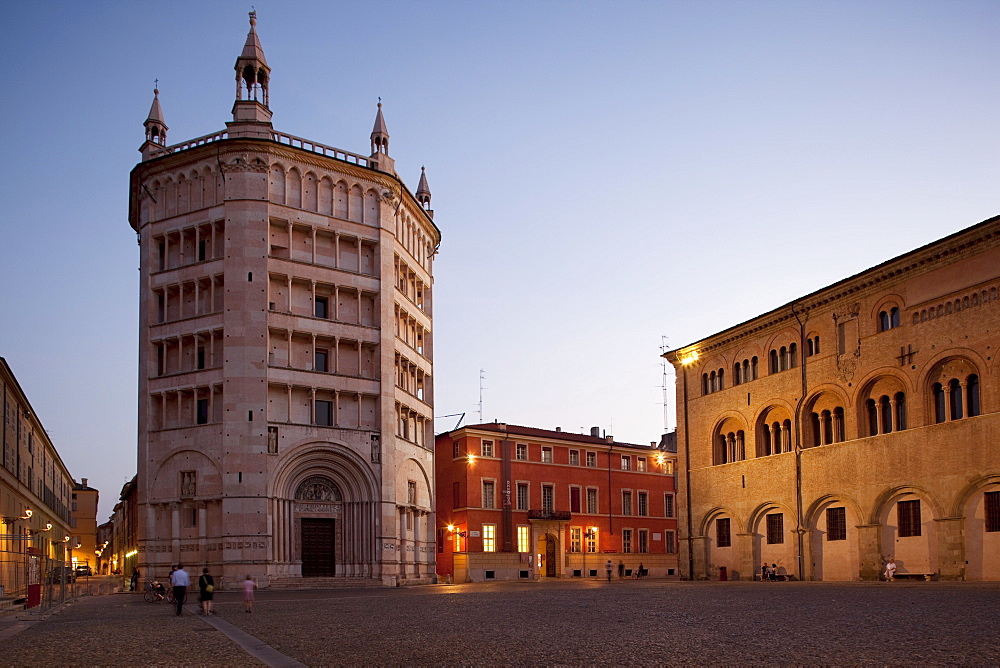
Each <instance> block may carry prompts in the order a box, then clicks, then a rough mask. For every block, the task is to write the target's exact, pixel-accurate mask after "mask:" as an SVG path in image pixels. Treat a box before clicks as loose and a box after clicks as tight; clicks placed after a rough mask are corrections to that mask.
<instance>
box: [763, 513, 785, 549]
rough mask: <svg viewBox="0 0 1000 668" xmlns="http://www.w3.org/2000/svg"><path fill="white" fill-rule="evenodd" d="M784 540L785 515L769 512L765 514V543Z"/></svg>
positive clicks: (770, 543) (772, 543)
mask: <svg viewBox="0 0 1000 668" xmlns="http://www.w3.org/2000/svg"><path fill="white" fill-rule="evenodd" d="M784 542H785V516H784V514H782V513H771V514H769V515H768V516H767V544H768V545H778V544H780V543H784Z"/></svg>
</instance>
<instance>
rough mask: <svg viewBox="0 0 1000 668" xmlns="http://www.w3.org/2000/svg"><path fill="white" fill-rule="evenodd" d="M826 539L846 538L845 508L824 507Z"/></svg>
mask: <svg viewBox="0 0 1000 668" xmlns="http://www.w3.org/2000/svg"><path fill="white" fill-rule="evenodd" d="M826 539H827V540H847V508H843V507H841V508H827V509H826Z"/></svg>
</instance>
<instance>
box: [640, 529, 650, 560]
mask: <svg viewBox="0 0 1000 668" xmlns="http://www.w3.org/2000/svg"><path fill="white" fill-rule="evenodd" d="M638 537H639V552H640V553H642V554H645V553H646V552H649V530H648V529H639V534H638Z"/></svg>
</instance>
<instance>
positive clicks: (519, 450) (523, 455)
mask: <svg viewBox="0 0 1000 668" xmlns="http://www.w3.org/2000/svg"><path fill="white" fill-rule="evenodd" d="M514 456H515V458H517V459H519V460H521V461H522V462H524V461H527V460H528V445H527V444H526V443H518V444H517V447H516V454H515V455H514Z"/></svg>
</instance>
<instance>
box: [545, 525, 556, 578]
mask: <svg viewBox="0 0 1000 668" xmlns="http://www.w3.org/2000/svg"><path fill="white" fill-rule="evenodd" d="M556 565H557V563H556V539H555V538H553V537H552V534H550V533H547V534H545V577H547V578H554V577H555V576H556Z"/></svg>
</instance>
